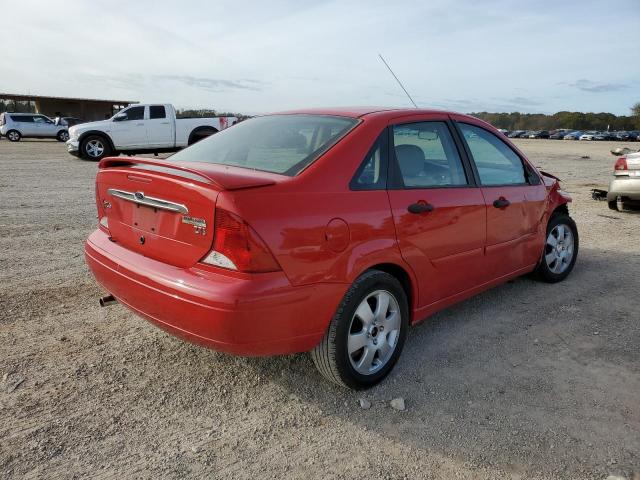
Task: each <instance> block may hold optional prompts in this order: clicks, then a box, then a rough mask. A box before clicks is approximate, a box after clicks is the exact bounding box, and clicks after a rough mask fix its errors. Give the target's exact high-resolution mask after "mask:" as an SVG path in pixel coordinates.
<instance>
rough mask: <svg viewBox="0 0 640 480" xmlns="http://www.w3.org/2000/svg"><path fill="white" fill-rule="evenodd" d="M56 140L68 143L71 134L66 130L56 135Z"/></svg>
mask: <svg viewBox="0 0 640 480" xmlns="http://www.w3.org/2000/svg"><path fill="white" fill-rule="evenodd" d="M56 140H58V141H59V142H66V141H67V140H69V132H68V131H66V130H60V131H59V132H58V134H57V135H56Z"/></svg>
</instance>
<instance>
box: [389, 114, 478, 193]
mask: <svg viewBox="0 0 640 480" xmlns="http://www.w3.org/2000/svg"><path fill="white" fill-rule="evenodd" d="M393 144H394V151H395V156H396V160H397V164H398V167H399V170H400V173H401V176H402V181H403V183H404V186H405V187H410V188H411V187H412V188H426V187H439V186H442V187H446V186H455V185H467V177H466V175H465V173H464V168H463V166H462V161H461V160H460V155H459V154H458V150H457V149H456V146H455V144H454V143H453V138H452V137H451V132H450V131H449V128H448V127H447V124H446V123H445V122H419V123H410V124H404V125H395V126H394V127H393Z"/></svg>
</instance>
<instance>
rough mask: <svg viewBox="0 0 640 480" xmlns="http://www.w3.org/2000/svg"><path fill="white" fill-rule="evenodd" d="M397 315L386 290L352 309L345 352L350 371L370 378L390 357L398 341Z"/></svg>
mask: <svg viewBox="0 0 640 480" xmlns="http://www.w3.org/2000/svg"><path fill="white" fill-rule="evenodd" d="M401 325H402V322H401V311H400V307H399V305H398V301H397V300H396V298H395V297H394V296H393V295H392V294H391V293H390V292H388V291H386V290H376V291H374V292H372V293H370V294H369V295H367V297H365V298H364V299H363V300H362V302H360V305H358V308H357V309H356V311H355V313H354V315H353V317H352V319H351V325H350V327H349V338H348V339H347V351H348V354H349V360H350V362H351V366H352V367H353V368H354V370H355V371H356V372H358V373H360V374H361V375H371V374H373V373H375V372H377V371H379V370H380V369H381V368H383V367H384V366H385V365H386V364H387V363H388V362H389V360H390V359H391V357H392V356H393V352H394V351H395V349H396V346H397V344H398V339H399V338H400V328H401Z"/></svg>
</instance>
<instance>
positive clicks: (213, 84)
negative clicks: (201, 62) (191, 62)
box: [153, 75, 264, 93]
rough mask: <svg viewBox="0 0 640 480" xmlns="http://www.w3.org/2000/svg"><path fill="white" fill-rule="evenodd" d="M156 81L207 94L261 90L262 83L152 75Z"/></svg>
mask: <svg viewBox="0 0 640 480" xmlns="http://www.w3.org/2000/svg"><path fill="white" fill-rule="evenodd" d="M153 79H154V80H156V81H170V82H171V81H173V82H179V83H182V84H184V85H188V86H189V87H195V88H199V89H201V90H206V91H208V92H216V93H220V92H225V91H228V90H253V91H256V92H259V91H261V90H262V86H263V85H264V82H261V81H259V80H252V79H246V78H243V79H239V80H224V79H219V78H205V77H192V76H190V75H154V76H153Z"/></svg>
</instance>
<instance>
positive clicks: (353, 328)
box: [311, 270, 409, 389]
mask: <svg viewBox="0 0 640 480" xmlns="http://www.w3.org/2000/svg"><path fill="white" fill-rule="evenodd" d="M408 328H409V306H408V302H407V295H406V294H405V292H404V289H403V288H402V285H401V284H400V282H399V281H398V280H397V279H396V278H395V277H393V276H391V275H389V274H388V273H385V272H381V271H379V270H370V271H368V272H366V273H364V274H363V275H362V276H360V277H359V278H358V279H357V280H356V281H355V282H354V283H353V285H351V287H350V288H349V290H348V291H347V293H346V295H345V296H344V298H343V299H342V302H341V303H340V305H339V306H338V310H337V312H336V314H335V315H334V317H333V319H332V320H331V323H330V324H329V328H328V330H327V332H326V333H325V336H324V338H323V339H322V341H321V342H320V343H319V344H318V345H317V346H316V347H315V348H314V349H313V350H312V351H311V358H312V359H313V362H314V363H315V365H316V367H317V368H318V370H319V371H320V373H321V374H322V375H323V376H324V377H325V378H327V379H328V380H329V381H331V382H333V383H335V384H337V385H340V386H343V387H347V388H352V389H364V388H369V387H372V386H373V385H375V384H377V383H378V382H380V381H381V380H382V379H383V378H385V377H386V376H387V375H388V374H389V372H390V371H391V370H392V369H393V367H394V365H395V364H396V362H397V361H398V358H399V357H400V353H401V352H402V348H403V346H404V342H405V339H406V336H407V330H408Z"/></svg>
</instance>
